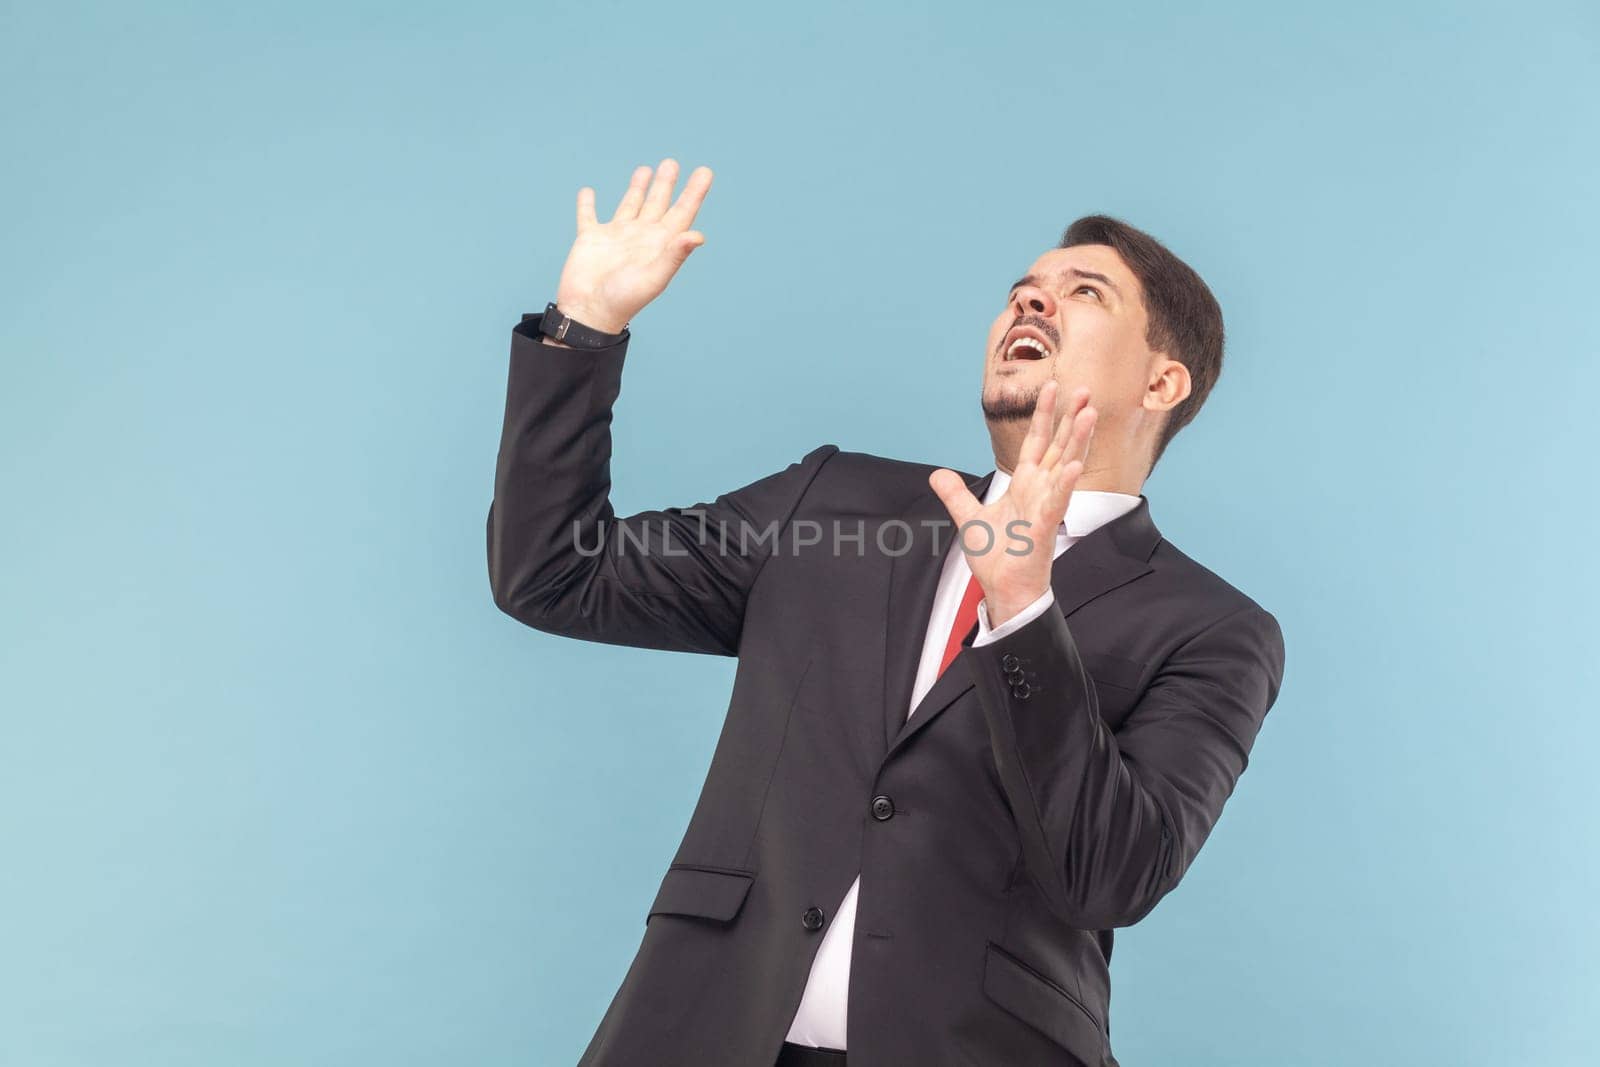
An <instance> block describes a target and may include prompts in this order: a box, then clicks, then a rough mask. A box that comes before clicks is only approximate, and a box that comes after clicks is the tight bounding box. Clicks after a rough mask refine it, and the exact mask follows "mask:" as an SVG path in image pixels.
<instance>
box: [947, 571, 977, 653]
mask: <svg viewBox="0 0 1600 1067" xmlns="http://www.w3.org/2000/svg"><path fill="white" fill-rule="evenodd" d="M982 599H983V587H982V586H980V585H979V584H978V576H977V575H973V576H972V577H971V578H970V579H968V581H967V591H966V593H965V594H964V595H963V596H962V597H961V607H959V608H957V609H956V621H955V625H954V626H952V627H950V639H949V640H948V641H946V642H945V645H944V659H942V660H940V661H939V674H941V675H942V674H944V669H945V668H946V667H948V666H950V664H951V662H952V661H953V660H954V659H955V658H956V657H957V656H958V655H960V654H961V642H962V640H963V639H964V638H965V637H966V636H967V634H969V633H971V632H972V628H973V627H974V626H976V625H978V601H980V600H982Z"/></svg>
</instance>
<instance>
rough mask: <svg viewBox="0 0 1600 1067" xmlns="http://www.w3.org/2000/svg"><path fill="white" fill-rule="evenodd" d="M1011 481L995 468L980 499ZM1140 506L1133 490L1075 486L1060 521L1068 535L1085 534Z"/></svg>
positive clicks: (990, 499) (990, 498)
mask: <svg viewBox="0 0 1600 1067" xmlns="http://www.w3.org/2000/svg"><path fill="white" fill-rule="evenodd" d="M1010 484H1011V475H1009V474H1007V473H1006V472H1005V471H1003V470H996V471H995V472H994V478H993V479H991V480H990V482H989V488H988V489H987V490H985V491H984V494H983V502H984V503H985V504H992V503H994V502H995V501H996V500H998V499H999V498H1000V494H1001V493H1004V492H1005V491H1006V486H1008V485H1010ZM1138 506H1139V497H1138V496H1136V495H1134V494H1132V493H1110V492H1106V491H1104V490H1101V489H1074V490H1073V491H1072V496H1071V497H1069V498H1068V500H1067V514H1066V518H1065V519H1064V520H1063V521H1062V523H1061V525H1062V526H1063V527H1065V528H1066V531H1067V536H1068V537H1086V536H1088V535H1089V534H1091V533H1093V532H1094V531H1095V530H1097V529H1099V528H1100V527H1101V526H1104V525H1105V524H1106V523H1108V522H1110V521H1111V520H1112V519H1114V518H1116V517H1117V516H1119V515H1124V514H1126V513H1127V512H1130V511H1132V510H1133V509H1134V508H1136V507H1138Z"/></svg>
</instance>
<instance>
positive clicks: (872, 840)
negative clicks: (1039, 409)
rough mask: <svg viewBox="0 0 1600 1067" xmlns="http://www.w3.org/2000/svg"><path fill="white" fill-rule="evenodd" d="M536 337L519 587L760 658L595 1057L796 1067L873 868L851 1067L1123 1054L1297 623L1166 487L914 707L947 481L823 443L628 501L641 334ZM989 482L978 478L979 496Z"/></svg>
mask: <svg viewBox="0 0 1600 1067" xmlns="http://www.w3.org/2000/svg"><path fill="white" fill-rule="evenodd" d="M537 325H538V316H533V315H529V316H524V318H523V321H522V323H521V324H520V325H519V326H518V327H516V329H515V330H514V331H513V338H512V346H511V348H512V350H511V368H510V376H509V385H508V390H507V400H506V411H505V425H504V434H503V437H502V441H501V446H500V453H499V462H498V467H497V470H496V474H495V488H494V494H495V495H494V501H493V503H492V505H491V507H490V511H489V519H488V552H489V576H490V584H491V587H492V590H493V594H494V600H495V603H496V604H497V605H498V606H499V607H500V608H501V609H502V610H503V611H505V612H506V613H507V614H509V615H511V616H512V617H514V618H516V619H518V620H520V621H522V622H523V623H526V624H527V625H529V626H532V627H534V628H536V629H539V630H543V631H545V632H548V633H553V634H560V635H563V636H566V637H576V638H581V639H584V640H589V641H603V642H608V643H612V644H621V645H636V646H640V647H644V648H657V649H676V650H681V651H686V652H701V653H714V654H718V655H724V656H737V657H738V660H739V664H738V669H737V672H736V674H735V679H734V685H733V693H732V697H731V699H730V701H729V704H728V710H727V718H726V721H725V723H724V725H723V729H722V733H721V736H720V737H719V738H718V741H717V746H716V751H715V754H714V755H713V757H712V761H711V767H710V771H709V772H708V775H707V778H706V782H705V786H704V788H703V789H702V791H701V794H700V798H699V802H698V804H697V805H696V807H695V810H694V815H693V817H692V818H691V820H690V823H689V826H688V828H687V831H686V833H685V834H684V837H683V841H682V844H681V845H680V846H679V848H678V851H677V855H676V857H675V858H674V860H673V862H672V864H671V865H670V867H669V869H668V870H667V871H666V872H665V876H664V877H663V878H662V880H661V887H660V890H659V892H658V893H657V894H656V897H655V901H654V903H653V904H652V905H651V907H650V911H649V914H648V915H647V916H646V919H645V930H644V934H643V939H642V941H641V943H640V946H639V950H638V953H637V954H636V956H635V958H634V960H633V963H632V965H631V966H630V967H629V969H628V972H627V975H626V977H625V978H624V979H623V981H622V984H621V988H620V989H618V991H617V993H616V996H615V997H614V998H613V1000H612V1002H611V1005H610V1008H609V1009H608V1010H607V1011H606V1013H605V1016H604V1018H603V1019H602V1020H601V1022H600V1025H599V1028H598V1030H597V1031H596V1033H595V1035H594V1038H593V1040H592V1041H591V1042H590V1044H589V1046H588V1049H587V1051H586V1052H585V1053H584V1055H583V1058H582V1060H581V1061H580V1062H581V1064H582V1065H584V1067H639V1065H646V1064H648V1065H654V1067H678V1065H683V1067H689V1065H695V1067H703V1065H708V1064H709V1065H724V1064H726V1065H730V1067H767V1065H769V1064H771V1063H772V1062H773V1060H774V1059H775V1058H776V1056H777V1052H778V1049H779V1047H780V1045H781V1044H782V1042H783V1039H784V1037H785V1035H786V1034H787V1032H788V1027H789V1025H790V1023H791V1022H792V1020H793V1018H794V1013H795V1011H796V1009H797V1007H798V1005H799V1001H800V997H801V993H802V991H803V989H804V987H805V983H806V980H807V977H808V974H809V971H810V966H811V961H812V958H813V956H814V954H815V952H816V949H817V946H818V944H819V942H820V940H821V936H822V931H823V930H824V929H826V924H827V923H828V922H830V921H831V920H832V914H831V909H833V908H834V907H835V906H836V905H837V904H838V903H839V902H840V901H841V900H842V899H843V897H844V894H845V892H846V890H847V889H848V888H849V886H850V883H851V881H852V880H853V879H854V878H855V877H856V875H857V873H858V872H859V873H860V876H861V886H862V888H861V897H860V901H859V909H858V912H857V915H856V925H855V933H854V940H853V942H852V945H851V954H852V955H851V974H850V989H849V1020H848V1046H849V1047H848V1051H849V1057H850V1062H851V1064H852V1065H853V1067H939V1065H944V1064H949V1065H952V1067H954V1065H962V1067H970V1065H973V1064H979V1065H984V1067H989V1065H996V1067H999V1065H1007V1067H1017V1065H1032V1064H1071V1063H1083V1064H1091V1065H1097V1067H1110V1065H1114V1064H1115V1063H1116V1060H1115V1059H1114V1058H1113V1056H1112V1053H1111V1048H1110V1041H1109V1032H1110V1027H1109V1005H1110V976H1109V972H1108V969H1107V965H1108V962H1109V960H1110V957H1111V948H1112V929H1113V928H1115V927H1119V926H1127V925H1130V924H1132V923H1135V922H1137V921H1139V919H1141V918H1143V917H1144V916H1145V915H1146V914H1147V913H1148V912H1149V911H1150V909H1151V908H1153V907H1155V905H1156V902H1157V901H1159V900H1160V899H1161V898H1162V897H1163V896H1165V895H1166V894H1167V893H1168V892H1169V891H1171V890H1172V888H1173V887H1174V886H1176V885H1177V884H1178V881H1179V879H1181V878H1182V877H1183V874H1184V872H1185V870H1187V869H1188V867H1189V865H1190V863H1191V862H1192V861H1193V859H1194V857H1195V854H1196V853H1197V852H1198V851H1199V849H1200V846H1201V844H1202V843H1203V842H1204V841H1205V839H1206V837H1207V835H1208V834H1209V832H1210V830H1211V827H1212V826H1213V824H1214V823H1215V822H1216V820H1217V817H1218V815H1219V814H1220V813H1221V811H1222V807H1223V803H1224V802H1225V801H1226V800H1227V798H1228V796H1229V795H1230V793H1231V792H1232V790H1233V787H1234V783H1235V782H1236V781H1237V779H1238V778H1239V775H1240V774H1241V773H1242V772H1243V771H1244V768H1245V763H1246V759H1247V756H1248V754H1249V751H1250V748H1251V745H1252V743H1253V741H1254V740H1255V737H1256V733H1257V731H1258V730H1259V729H1260V727H1261V723H1262V720H1263V718H1264V717H1265V716H1266V714H1267V710H1268V708H1270V707H1271V706H1272V703H1273V701H1274V700H1275V699H1276V697H1277V693H1278V687H1279V684H1280V681H1281V679H1282V674H1283V659H1284V651H1283V639H1282V634H1281V631H1280V630H1279V627H1278V623H1277V621H1276V619H1274V617H1273V616H1272V615H1271V614H1270V613H1269V612H1267V611H1266V610H1265V609H1263V608H1262V607H1261V606H1260V605H1258V604H1257V603H1256V602H1255V601H1253V600H1251V599H1250V598H1249V597H1247V596H1245V595H1244V594H1243V593H1241V592H1240V591H1238V590H1237V589H1235V588H1233V587H1232V586H1230V585H1229V584H1228V583H1227V582H1225V581H1223V580H1222V579H1221V578H1219V577H1218V576H1217V575H1215V574H1213V573H1212V572H1211V571H1209V570H1207V569H1206V568H1205V567H1203V566H1201V565H1200V564H1198V563H1196V562H1195V561H1194V560H1192V559H1190V558H1189V557H1188V556H1185V555H1184V554H1183V553H1182V552H1180V551H1178V549H1177V548H1175V547H1173V545H1172V544H1171V543H1169V542H1167V541H1165V540H1163V539H1162V537H1161V535H1160V533H1159V532H1158V531H1157V529H1156V526H1155V524H1154V522H1152V521H1151V518H1150V507H1149V501H1148V500H1147V499H1145V498H1143V497H1142V496H1141V498H1140V501H1139V504H1138V506H1137V507H1136V508H1134V509H1133V510H1131V511H1130V512H1128V513H1127V514H1125V515H1122V516H1119V517H1118V518H1116V519H1113V520H1112V521H1110V522H1108V523H1106V524H1105V525H1103V526H1101V527H1099V528H1098V529H1096V530H1095V531H1094V532H1092V533H1090V534H1089V535H1087V536H1086V537H1084V538H1083V539H1081V540H1080V541H1078V542H1077V543H1076V544H1074V545H1073V547H1072V548H1071V549H1069V550H1068V551H1067V552H1066V553H1064V554H1063V555H1062V556H1061V557H1060V558H1059V559H1057V560H1056V562H1055V564H1054V570H1053V575H1052V587H1053V590H1054V593H1055V604H1054V605H1053V606H1052V607H1051V608H1050V609H1049V610H1047V611H1046V612H1045V613H1044V614H1043V615H1042V616H1041V617H1040V618H1038V619H1036V620H1034V621H1032V622H1030V623H1028V624H1027V625H1025V626H1023V627H1022V628H1020V629H1019V630H1018V631H1017V632H1015V633H1014V634H1011V635H1010V636H1007V637H1005V638H1003V639H1001V640H999V641H996V642H994V643H992V644H988V645H985V646H984V647H982V648H967V649H966V650H964V651H963V652H962V653H961V654H960V655H959V656H958V657H957V659H956V660H955V662H954V663H952V664H951V666H950V667H949V668H948V669H947V670H946V671H945V672H944V674H943V675H942V676H941V677H940V678H939V680H938V682H937V683H935V685H934V686H933V688H932V689H931V690H930V691H929V692H928V694H927V695H926V696H925V697H924V698H923V700H922V701H921V703H920V704H919V705H918V706H917V708H916V710H915V713H914V714H913V715H912V716H911V717H910V719H909V721H908V719H907V716H906V709H907V705H908V703H909V701H910V698H911V689H912V685H913V683H914V680H915V675H916V671H917V664H918V659H919V656H920V651H921V648H922V645H923V639H924V635H925V631H926V629H927V623H928V615H929V611H930V608H931V604H932V599H933V594H934V587H935V585H936V583H937V580H938V576H939V570H940V566H941V561H942V558H943V554H944V552H945V551H946V550H948V549H949V547H950V545H951V543H952V537H953V533H954V531H953V527H952V526H951V525H950V524H949V521H948V516H947V515H946V513H945V511H944V508H943V506H942V505H941V504H940V502H939V500H938V498H937V497H936V496H935V495H934V494H933V492H932V491H931V490H930V489H929V488H928V483H927V479H928V474H929V472H930V471H931V470H933V469H934V467H933V466H931V465H928V464H921V463H905V462H899V461H895V460H889V459H883V458H880V457H877V456H871V455H865V454H861V453H855V452H846V451H841V450H840V449H839V448H837V447H836V446H834V445H831V444H830V445H823V446H821V447H819V448H817V449H815V450H813V451H812V452H810V453H808V454H807V455H806V456H804V457H803V458H801V459H800V460H799V461H797V462H795V463H793V464H791V465H790V466H789V467H787V468H786V469H784V470H782V471H779V472H777V473H775V474H772V475H770V476H768V477H765V478H762V479H760V480H759V481H756V482H753V483H751V484H750V485H747V486H744V487H743V488H741V489H736V490H734V491H732V492H729V493H725V494H723V495H722V496H719V497H717V499H716V500H715V501H712V502H710V503H704V504H700V505H698V506H697V507H695V508H666V509H663V510H658V511H645V512H641V513H639V514H636V515H631V516H627V517H625V518H621V517H618V516H617V515H615V514H614V512H613V510H612V508H611V504H610V501H609V499H608V498H609V491H610V474H609V469H610V460H611V435H610V423H611V409H612V404H613V402H614V401H615V400H616V398H617V395H618V393H619V391H620V388H621V380H622V365H623V358H624V354H625V352H626V349H627V346H628V343H629V340H630V339H629V338H627V337H625V338H624V339H623V340H621V341H620V342H619V343H618V344H616V345H614V346H612V347H611V348H608V349H605V350H602V351H598V352H595V351H575V350H571V349H564V348H558V347H556V346H553V345H546V344H544V343H542V342H541V341H540V340H539V335H538V332H537ZM988 480H989V476H984V477H973V476H970V475H969V476H967V482H968V484H969V486H970V487H971V489H972V491H973V493H974V494H976V495H978V496H980V497H981V496H982V494H983V491H984V489H985V488H986V487H987V485H988ZM858 534H859V537H858ZM602 535H603V537H604V540H603V542H602V541H601V540H600V538H601V537H602ZM807 542H810V543H809V544H808V543H807ZM836 542H837V543H836ZM601 545H603V547H600V548H599V550H598V551H596V550H595V549H596V547H597V546H601ZM906 546H909V548H907V547H906Z"/></svg>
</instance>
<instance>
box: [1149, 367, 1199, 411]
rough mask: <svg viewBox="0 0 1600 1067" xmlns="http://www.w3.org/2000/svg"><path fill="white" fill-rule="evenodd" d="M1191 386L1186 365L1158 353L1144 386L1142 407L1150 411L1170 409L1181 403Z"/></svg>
mask: <svg viewBox="0 0 1600 1067" xmlns="http://www.w3.org/2000/svg"><path fill="white" fill-rule="evenodd" d="M1192 386H1193V383H1192V382H1191V381H1190V380H1189V368H1188V367H1185V366H1184V365H1183V364H1182V363H1179V362H1178V361H1177V360H1175V359H1167V358H1166V357H1164V356H1159V355H1158V356H1156V358H1155V362H1154V364H1152V365H1151V368H1150V382H1149V384H1148V385H1146V386H1145V391H1144V401H1143V405H1144V409H1145V410H1146V411H1151V412H1160V411H1171V410H1172V409H1173V408H1175V407H1177V406H1178V405H1179V404H1181V403H1183V401H1184V398H1185V397H1187V396H1188V395H1189V390H1190V388H1191V387H1192Z"/></svg>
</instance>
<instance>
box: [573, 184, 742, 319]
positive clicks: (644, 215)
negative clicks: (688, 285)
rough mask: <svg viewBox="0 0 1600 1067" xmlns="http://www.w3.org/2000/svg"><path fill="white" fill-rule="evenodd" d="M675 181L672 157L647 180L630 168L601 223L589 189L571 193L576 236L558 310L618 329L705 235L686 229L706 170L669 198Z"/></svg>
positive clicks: (656, 292) (657, 292)
mask: <svg viewBox="0 0 1600 1067" xmlns="http://www.w3.org/2000/svg"><path fill="white" fill-rule="evenodd" d="M677 178H678V164H677V161H676V160H673V159H664V160H662V161H661V165H660V167H658V168H656V170H655V171H654V179H653V180H652V171H651V169H650V168H649V167H639V168H637V169H635V170H634V172H633V178H632V179H631V180H630V181H629V182H628V188H627V191H626V192H624V193H623V194H622V199H621V200H620V201H619V202H618V204H617V209H616V211H615V212H613V214H612V216H611V219H610V221H608V222H601V221H600V220H599V219H598V218H596V217H595V213H594V190H593V189H592V188H590V187H589V186H587V185H586V186H584V187H583V188H582V189H579V190H578V236H577V239H576V240H575V241H574V242H573V244H572V250H571V251H570V252H568V253H567V262H566V265H565V266H563V267H562V269H561V281H560V282H559V284H558V285H557V288H556V305H557V306H558V307H559V308H560V309H561V311H562V312H563V313H564V314H567V315H570V316H572V317H573V318H575V319H577V320H578V321H579V322H582V323H583V324H584V325H586V326H592V327H594V328H595V329H598V330H602V331H604V332H606V333H619V332H621V330H622V328H623V327H624V326H626V325H627V324H628V322H629V320H631V319H632V318H633V316H634V315H636V314H637V313H638V312H639V311H640V309H642V308H643V307H644V306H645V305H646V304H648V303H650V301H652V300H654V299H655V298H656V297H657V296H659V295H660V294H661V292H662V290H664V289H665V288H666V287H667V283H668V282H670V281H671V280H672V276H673V275H674V274H676V273H677V271H678V268H679V267H681V266H683V263H684V260H686V259H688V258H689V253H691V252H693V251H694V250H695V249H696V248H699V247H700V246H701V245H702V244H704V243H705V240H706V238H705V234H703V233H701V232H700V231H699V230H693V229H690V227H691V226H692V225H693V224H694V218H695V215H696V214H697V213H698V212H699V210H700V205H701V203H702V202H703V201H704V200H705V196H706V190H708V189H710V188H711V168H710V167H697V168H696V169H695V170H694V172H693V173H691V174H690V175H689V180H688V181H687V182H685V183H684V187H683V192H682V194H681V195H679V197H678V200H677V202H676V203H670V201H671V200H672V188H673V186H674V185H675V184H676V183H677Z"/></svg>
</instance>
